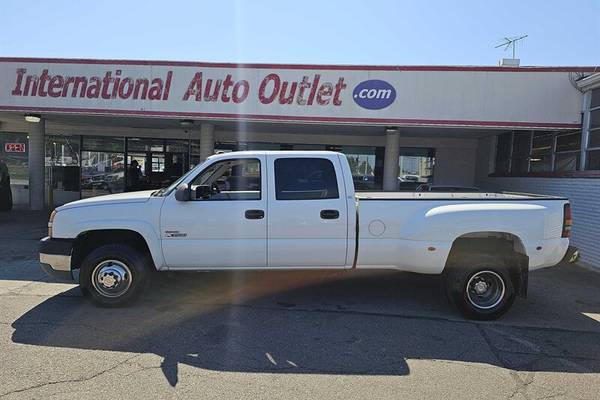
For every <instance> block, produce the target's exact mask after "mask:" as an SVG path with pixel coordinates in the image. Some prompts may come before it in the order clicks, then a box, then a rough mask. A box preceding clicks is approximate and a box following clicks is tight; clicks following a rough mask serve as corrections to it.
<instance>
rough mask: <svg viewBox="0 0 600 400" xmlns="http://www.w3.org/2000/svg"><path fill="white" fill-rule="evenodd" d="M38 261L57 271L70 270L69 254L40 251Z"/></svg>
mask: <svg viewBox="0 0 600 400" xmlns="http://www.w3.org/2000/svg"><path fill="white" fill-rule="evenodd" d="M40 262H41V263H42V264H48V265H49V266H50V267H52V269H54V270H57V271H71V256H63V255H60V254H45V253H40Z"/></svg>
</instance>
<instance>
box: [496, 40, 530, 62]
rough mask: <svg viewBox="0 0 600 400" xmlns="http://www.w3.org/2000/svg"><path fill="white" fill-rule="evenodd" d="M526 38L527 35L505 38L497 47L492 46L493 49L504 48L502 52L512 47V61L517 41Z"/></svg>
mask: <svg viewBox="0 0 600 400" xmlns="http://www.w3.org/2000/svg"><path fill="white" fill-rule="evenodd" d="M527 36H529V35H523V36H518V37H517V36H515V37H512V38H511V37H505V38H504V42H502V43H500V44H499V45H498V46H494V48H495V49H497V48H498V47H504V51H506V50H508V48H509V47H511V46H512V58H513V60H514V59H515V47H516V44H517V42H518V41H519V40H523V39H525V38H526V37H527Z"/></svg>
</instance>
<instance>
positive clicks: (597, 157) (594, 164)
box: [586, 150, 600, 170]
mask: <svg viewBox="0 0 600 400" xmlns="http://www.w3.org/2000/svg"><path fill="white" fill-rule="evenodd" d="M586 169H589V170H600V150H591V151H588V153H587V166H586Z"/></svg>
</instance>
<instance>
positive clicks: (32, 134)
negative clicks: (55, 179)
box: [29, 118, 46, 210]
mask: <svg viewBox="0 0 600 400" xmlns="http://www.w3.org/2000/svg"><path fill="white" fill-rule="evenodd" d="M45 136H46V121H45V120H44V119H43V118H42V119H40V122H38V123H30V124H29V208H31V209H32V210H43V209H44V208H45V202H44V192H45V179H44V167H45V165H44V164H45V162H44V157H45V147H44V143H45Z"/></svg>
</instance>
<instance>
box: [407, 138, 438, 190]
mask: <svg viewBox="0 0 600 400" xmlns="http://www.w3.org/2000/svg"><path fill="white" fill-rule="evenodd" d="M398 163H399V169H398V187H399V190H407V191H412V190H415V189H416V188H417V187H418V186H419V185H421V184H424V183H431V182H433V169H434V166H435V149H430V148H402V149H400V157H399V160H398Z"/></svg>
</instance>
